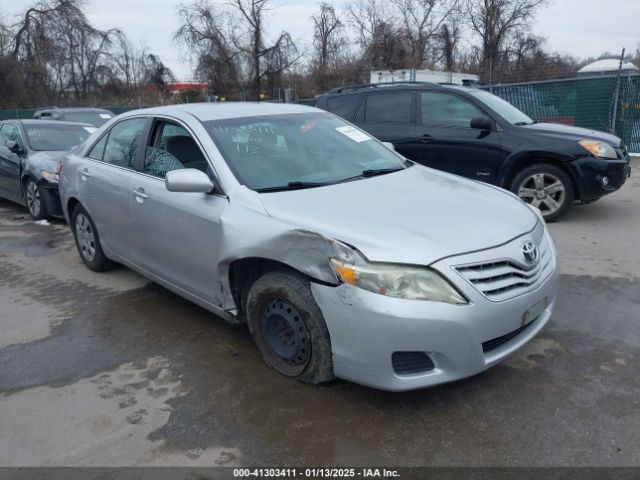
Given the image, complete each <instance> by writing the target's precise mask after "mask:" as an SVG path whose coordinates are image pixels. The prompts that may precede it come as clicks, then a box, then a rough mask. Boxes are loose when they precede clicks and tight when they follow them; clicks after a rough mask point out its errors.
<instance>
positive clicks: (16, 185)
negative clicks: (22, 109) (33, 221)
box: [0, 122, 25, 203]
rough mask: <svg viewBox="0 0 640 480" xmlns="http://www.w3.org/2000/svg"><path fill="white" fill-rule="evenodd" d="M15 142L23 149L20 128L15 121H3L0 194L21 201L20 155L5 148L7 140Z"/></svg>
mask: <svg viewBox="0 0 640 480" xmlns="http://www.w3.org/2000/svg"><path fill="white" fill-rule="evenodd" d="M10 141H13V142H17V143H18V145H20V148H21V149H22V150H23V151H24V150H25V143H24V140H23V139H22V134H21V133H20V128H19V127H18V125H16V124H15V123H10V122H7V123H3V124H2V126H1V127H0V196H2V197H4V198H8V199H9V200H13V201H14V202H20V203H21V202H22V200H23V199H22V187H21V185H20V170H21V164H22V157H21V156H20V155H17V154H15V153H13V152H12V151H10V150H9V149H8V148H7V142H10Z"/></svg>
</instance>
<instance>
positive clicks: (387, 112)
mask: <svg viewBox="0 0 640 480" xmlns="http://www.w3.org/2000/svg"><path fill="white" fill-rule="evenodd" d="M412 107H413V94H412V93H411V92H394V93H381V94H376V95H369V96H368V97H367V109H366V112H365V122H368V123H401V124H402V123H411V111H412Z"/></svg>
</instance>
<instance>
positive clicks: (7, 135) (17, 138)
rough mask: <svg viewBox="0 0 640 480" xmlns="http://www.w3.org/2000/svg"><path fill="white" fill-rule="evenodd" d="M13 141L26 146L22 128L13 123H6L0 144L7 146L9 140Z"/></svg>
mask: <svg viewBox="0 0 640 480" xmlns="http://www.w3.org/2000/svg"><path fill="white" fill-rule="evenodd" d="M11 141H13V142H18V145H20V147H23V146H24V143H23V142H22V136H21V135H20V129H19V128H18V127H16V126H15V125H14V124H12V123H5V124H4V125H3V126H2V131H1V132H0V146H2V147H6V146H7V142H11Z"/></svg>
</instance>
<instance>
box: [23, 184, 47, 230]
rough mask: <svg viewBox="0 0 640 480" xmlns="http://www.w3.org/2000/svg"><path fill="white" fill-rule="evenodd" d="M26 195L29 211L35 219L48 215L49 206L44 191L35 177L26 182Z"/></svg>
mask: <svg viewBox="0 0 640 480" xmlns="http://www.w3.org/2000/svg"><path fill="white" fill-rule="evenodd" d="M24 187H25V188H24V196H25V200H26V203H27V208H28V209H29V213H30V214H31V217H32V218H33V219H34V220H42V219H43V218H46V217H47V206H46V205H45V203H44V198H43V196H42V191H41V190H40V187H39V186H38V184H37V183H36V182H34V181H33V179H31V178H29V179H27V181H26V182H25V184H24Z"/></svg>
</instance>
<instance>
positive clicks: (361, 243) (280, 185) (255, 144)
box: [60, 103, 558, 390]
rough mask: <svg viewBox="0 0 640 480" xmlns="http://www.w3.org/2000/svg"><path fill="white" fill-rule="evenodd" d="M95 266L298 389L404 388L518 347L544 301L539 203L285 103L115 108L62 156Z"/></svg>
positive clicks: (549, 273)
mask: <svg viewBox="0 0 640 480" xmlns="http://www.w3.org/2000/svg"><path fill="white" fill-rule="evenodd" d="M60 194H61V199H62V207H63V210H64V213H65V216H66V217H67V219H68V221H69V224H70V225H71V228H72V230H73V232H74V234H75V238H76V243H77V246H78V250H79V252H80V256H81V258H82V260H83V261H84V263H85V264H86V266H87V267H88V268H90V269H91V270H94V271H104V270H106V269H108V268H111V267H113V266H114V264H116V263H119V264H123V265H126V266H127V267H129V268H132V269H134V270H136V271H138V272H140V273H141V274H143V275H145V276H147V277H148V278H150V279H152V280H153V281H155V282H157V283H159V284H161V285H163V286H165V287H166V288H168V289H169V290H172V291H173V292H175V293H177V294H179V295H182V296H184V297H186V298H188V299H190V300H192V301H194V302H196V303H197V304H199V305H201V306H203V307H204V308H206V309H209V310H210V311H212V312H214V313H216V314H217V315H219V316H221V317H223V318H225V319H226V320H228V321H230V322H234V323H246V324H247V325H248V327H249V330H250V331H251V334H252V336H253V338H254V340H255V343H256V345H257V346H258V348H259V350H260V352H261V353H262V355H263V357H264V359H265V362H266V363H267V364H268V365H269V366H271V367H272V368H274V369H276V370H277V371H278V372H280V373H282V374H284V375H287V376H289V377H292V378H295V379H297V380H300V381H304V382H310V383H319V382H324V381H328V380H331V379H332V378H334V377H340V378H344V379H347V380H351V381H354V382H358V383H361V384H365V385H369V386H372V387H376V388H380V389H386V390H409V389H414V388H420V387H425V386H430V385H435V384H439V383H443V382H449V381H452V380H456V379H460V378H463V377H467V376H470V375H474V374H476V373H479V372H481V371H483V370H485V369H487V368H489V367H491V366H493V365H495V364H497V363H498V362H500V361H502V360H504V359H505V358H506V357H508V356H509V355H510V354H512V353H513V352H515V351H516V350H518V349H519V348H521V347H522V346H523V345H525V344H526V343H527V342H528V341H529V340H531V339H532V338H533V337H534V336H535V335H536V334H537V333H538V332H539V331H540V330H541V329H542V328H543V326H544V325H545V324H546V323H547V321H548V320H549V318H550V316H551V314H552V311H553V308H554V305H555V301H556V295H557V290H558V274H557V261H556V249H555V247H554V244H553V241H552V239H551V237H550V236H549V233H548V232H547V230H546V227H545V225H544V223H543V222H542V220H541V217H540V214H539V212H537V211H535V209H534V208H531V207H529V206H527V205H526V204H524V203H523V202H522V201H520V200H519V199H518V198H517V197H515V196H514V195H512V194H510V193H507V192H505V191H503V190H501V189H498V188H494V187H491V186H487V185H484V184H481V183H478V182H475V181H470V180H465V179H463V178H460V177H457V176H453V175H450V174H446V173H443V172H439V171H435V170H431V169H429V168H426V167H423V166H420V165H417V164H414V163H413V162H411V161H408V160H406V159H405V158H403V157H401V156H400V155H398V154H397V153H395V152H394V151H393V149H392V148H391V147H390V146H388V145H384V144H382V143H380V142H378V141H377V140H375V139H374V138H372V137H370V136H369V135H368V134H366V133H365V132H363V131H361V130H359V129H358V128H357V127H354V126H353V125H351V124H349V123H347V122H345V121H344V120H342V119H340V118H338V117H336V116H334V115H332V114H330V113H326V112H323V111H320V110H316V109H314V108H310V107H303V106H298V105H275V104H268V103H260V104H252V103H239V104H233V103H229V104H215V105H212V104H191V105H176V106H171V107H160V108H154V109H146V110H139V111H133V112H129V113H126V114H124V115H120V116H119V117H116V118H115V119H113V120H111V121H110V122H109V123H107V124H106V125H104V126H103V127H102V128H101V129H100V130H98V131H97V132H96V133H94V134H93V135H91V137H90V138H88V139H87V141H85V143H84V144H83V145H82V146H81V147H80V148H77V149H76V150H74V151H73V152H71V153H69V154H68V155H67V156H66V157H65V159H64V160H63V165H62V169H61V172H60Z"/></svg>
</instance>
